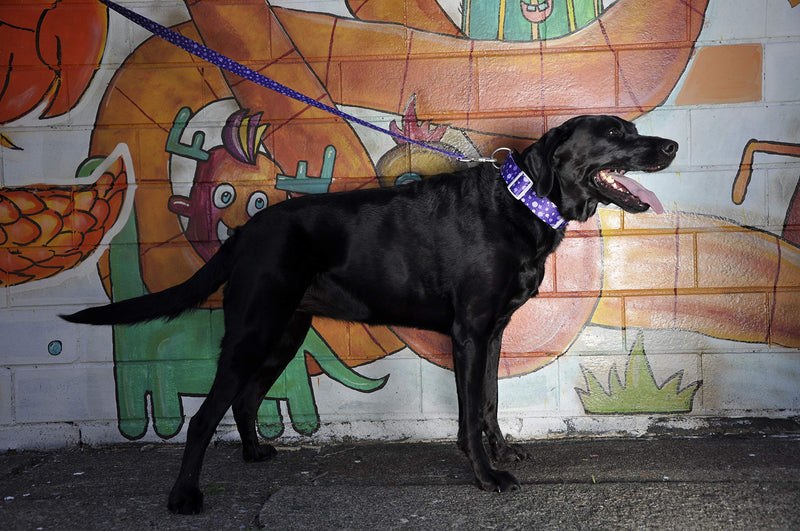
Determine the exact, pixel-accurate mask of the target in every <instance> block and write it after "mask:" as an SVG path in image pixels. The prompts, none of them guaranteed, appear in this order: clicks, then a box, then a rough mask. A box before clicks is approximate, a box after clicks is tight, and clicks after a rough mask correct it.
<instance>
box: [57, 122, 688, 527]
mask: <svg viewBox="0 0 800 531" xmlns="http://www.w3.org/2000/svg"><path fill="white" fill-rule="evenodd" d="M677 149H678V145H677V143H675V142H673V141H671V140H666V139H663V138H658V137H647V136H641V135H639V134H638V133H637V131H636V128H635V127H634V125H633V124H631V123H629V122H627V121H624V120H622V119H619V118H615V117H610V116H581V117H577V118H573V119H571V120H569V121H567V122H566V123H564V124H563V125H561V126H559V127H557V128H555V129H552V130H550V131H549V132H548V133H547V134H545V135H544V136H543V137H542V138H541V139H540V140H539V141H538V142H536V143H535V144H533V145H531V146H530V147H528V148H527V149H526V150H525V151H524V152H523V153H522V154H521V155H520V154H517V155H516V159H517V161H518V163H519V165H520V167H521V168H522V169H523V170H525V171H526V172H527V173H528V174H529V175H530V176H531V177H532V178H533V179H534V180H535V183H536V185H535V186H536V191H537V193H538V194H539V195H540V196H547V197H549V198H550V199H551V200H552V201H553V202H554V203H555V204H556V205H557V206H558V208H559V211H560V212H561V214H562V216H563V217H564V218H566V219H567V220H578V221H585V220H586V219H587V218H589V217H590V216H591V215H593V214H594V212H595V210H596V208H597V205H598V203H605V204H607V203H610V202H613V203H616V204H618V205H619V206H620V207H622V208H623V209H624V210H626V211H629V212H642V211H644V210H647V208H648V206H649V205H648V204H647V203H644V202H643V201H642V200H640V199H638V198H637V197H635V196H634V195H633V194H626V193H624V191H623V192H620V191H619V190H611V189H610V188H608V187H604V186H603V183H602V181H601V179H599V178H598V177H597V173H598V171H600V170H603V169H624V170H634V171H637V170H639V171H657V170H660V169H663V168H665V167H666V166H668V165H669V164H670V163H671V162H672V160H673V158H674V157H675V152H676V151H677ZM564 230H565V229H564V228H559V229H552V228H550V227H549V226H548V225H546V224H545V223H543V222H542V221H540V220H539V219H538V218H536V217H535V216H534V215H533V214H532V213H531V212H530V211H529V210H527V209H526V207H525V206H524V205H523V204H522V203H521V202H519V201H517V200H516V199H514V198H513V197H512V196H511V195H510V194H509V192H508V190H507V189H506V185H505V183H504V181H503V180H502V179H501V178H500V176H499V174H498V171H497V170H496V169H495V168H494V167H493V166H492V165H490V164H483V165H480V166H478V167H474V168H471V169H467V170H464V171H461V172H459V173H454V174H443V175H438V176H434V177H431V178H429V179H427V180H424V181H421V182H417V183H413V184H409V185H402V186H398V187H395V188H388V189H370V190H361V191H354V192H345V193H337V194H329V195H319V196H306V197H302V198H297V199H292V200H290V201H285V202H282V203H279V204H277V205H275V206H272V207H270V208H268V209H266V210H264V211H262V212H260V213H258V214H257V215H256V216H254V217H253V218H252V219H251V220H250V221H248V222H247V224H245V225H244V226H242V227H240V228H239V229H237V230H236V231H235V233H234V234H233V235H232V236H231V237H230V238H229V239H228V241H226V242H225V243H224V244H223V245H222V247H221V248H220V250H219V251H218V252H217V254H216V255H215V256H213V257H212V258H211V259H210V260H209V261H208V263H207V264H206V265H205V266H203V267H202V268H201V269H200V270H199V271H197V273H195V274H194V276H192V277H191V278H190V279H189V280H187V281H186V282H184V283H182V284H180V285H177V286H174V287H172V288H169V289H167V290H164V291H161V292H158V293H153V294H150V295H145V296H143V297H138V298H135V299H130V300H126V301H121V302H115V303H113V304H109V305H106V306H101V307H97V308H89V309H86V310H83V311H80V312H77V313H75V314H72V315H69V316H64V318H65V319H67V320H69V321H72V322H78V323H91V324H121V323H136V322H141V321H146V320H150V319H155V318H158V317H167V318H171V317H175V316H177V315H178V314H180V313H181V312H183V311H185V310H187V309H190V308H193V307H195V306H197V305H198V304H200V303H201V302H202V301H203V300H205V299H206V298H207V297H208V296H209V295H210V294H212V293H213V292H214V291H215V290H216V289H218V288H219V287H220V286H221V285H222V284H223V283H225V282H227V285H226V287H225V291H224V302H223V306H224V314H225V336H224V339H223V340H222V353H221V355H220V358H219V364H218V369H217V375H216V379H215V381H214V384H213V385H212V387H211V390H210V391H209V393H208V397H207V398H206V399H205V401H204V402H203V405H202V407H201V408H200V410H199V411H198V412H197V414H196V415H195V416H194V417H193V418H192V420H191V422H190V424H189V431H188V435H187V440H186V448H185V451H184V456H183V463H182V466H181V470H180V473H179V475H178V478H177V481H176V483H175V486H174V487H173V489H172V492H171V493H170V496H169V509H170V510H172V511H173V512H178V513H197V512H200V511H202V507H203V505H202V504H203V501H202V493H201V491H200V489H199V485H198V476H199V474H200V468H201V465H202V461H203V456H204V453H205V449H206V447H207V446H208V444H209V442H210V440H211V438H212V436H213V434H214V431H215V429H216V427H217V425H218V423H219V422H220V420H221V419H222V417H223V415H224V414H225V412H226V411H227V409H228V408H229V407H230V406H231V405H232V406H233V412H234V418H235V420H236V425H237V428H238V430H239V434H240V436H241V439H242V444H243V452H244V458H245V459H246V460H248V461H251V460H261V459H266V458H269V457H271V456H272V455H273V454H274V453H275V449H274V448H273V447H271V446H269V445H259V443H258V438H257V435H256V431H255V418H256V411H257V409H258V405H259V403H260V401H261V400H262V399H263V397H264V394H265V392H266V391H267V390H268V389H269V388H270V386H271V385H272V383H273V382H274V381H275V380H276V378H277V377H278V376H279V375H280V373H281V372H282V371H283V369H284V367H285V366H286V364H287V363H288V361H289V360H290V359H292V357H293V356H294V354H295V352H296V351H297V349H298V347H299V345H300V344H301V342H302V341H303V338H304V337H305V335H306V332H307V331H308V329H309V326H310V324H311V317H312V316H313V315H319V316H325V317H331V318H334V319H342V320H348V321H362V322H367V323H372V324H390V325H402V326H409V327H417V328H423V329H427V330H434V331H437V332H441V333H443V334H448V335H449V336H450V337H451V338H452V342H453V364H454V367H455V378H456V388H457V393H458V404H459V413H458V445H459V447H460V448H461V449H462V450H463V451H464V452H465V453H466V454H467V457H468V458H469V460H470V462H471V464H472V468H473V470H474V472H475V477H476V478H477V481H478V484H479V485H480V487H481V488H483V489H485V490H490V491H492V490H499V491H505V490H509V489H516V488H519V482H518V481H517V480H516V479H515V478H514V476H513V475H511V474H510V473H508V472H505V471H502V470H498V469H495V468H494V467H493V466H492V464H491V463H490V460H489V456H488V455H487V452H486V449H485V448H484V446H483V442H482V434H485V435H486V437H487V440H488V443H489V450H490V453H491V454H492V457H493V458H494V459H495V460H496V461H510V460H515V459H519V458H522V457H524V456H525V454H524V451H522V450H521V449H519V448H517V447H514V446H513V445H510V444H509V443H508V442H506V440H505V439H504V437H503V434H502V433H501V431H500V427H499V426H498V423H497V367H498V359H499V356H500V343H501V338H502V334H503V329H504V328H505V326H506V325H507V324H508V322H509V319H510V317H511V314H512V313H513V312H514V311H515V310H516V309H517V308H519V307H520V306H521V305H522V304H523V303H525V301H527V300H528V299H530V298H531V297H533V296H535V295H536V294H537V292H538V287H539V284H540V283H541V281H542V278H543V277H544V263H545V259H546V258H547V256H548V255H549V254H550V253H552V252H553V251H554V250H555V249H556V247H557V246H558V244H559V243H560V242H561V240H562V238H563V237H564ZM541 326H547V324H546V323H541Z"/></svg>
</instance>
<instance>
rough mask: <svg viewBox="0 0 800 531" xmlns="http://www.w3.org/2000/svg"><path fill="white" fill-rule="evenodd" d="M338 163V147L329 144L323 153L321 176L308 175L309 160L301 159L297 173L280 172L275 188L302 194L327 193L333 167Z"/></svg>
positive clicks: (331, 179) (331, 180)
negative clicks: (286, 173) (292, 174)
mask: <svg viewBox="0 0 800 531" xmlns="http://www.w3.org/2000/svg"><path fill="white" fill-rule="evenodd" d="M335 163H336V148H335V147H333V146H328V147H326V148H325V152H324V153H323V154H322V170H321V171H320V175H319V177H310V176H309V175H307V172H308V162H307V161H305V160H301V161H299V162H298V163H297V172H296V175H294V176H291V175H283V174H278V175H277V176H276V177H275V178H276V183H275V188H277V189H278V190H283V191H284V192H297V193H301V194H325V193H327V192H328V189H329V188H330V186H331V182H333V167H334V164H335Z"/></svg>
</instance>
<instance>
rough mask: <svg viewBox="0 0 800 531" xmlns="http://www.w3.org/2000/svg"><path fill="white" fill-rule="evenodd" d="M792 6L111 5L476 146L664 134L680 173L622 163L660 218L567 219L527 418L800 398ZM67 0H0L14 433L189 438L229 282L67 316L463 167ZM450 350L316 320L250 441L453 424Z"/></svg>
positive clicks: (334, 98) (528, 426) (559, 427)
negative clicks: (593, 129)
mask: <svg viewBox="0 0 800 531" xmlns="http://www.w3.org/2000/svg"><path fill="white" fill-rule="evenodd" d="M797 3H798V2H797V1H793V0H768V1H767V2H763V3H760V4H758V5H754V4H753V3H752V2H743V1H740V0H725V1H722V0H708V2H707V1H706V0H662V1H661V2H658V6H657V7H656V6H655V3H652V2H643V1H638V0H616V1H614V2H609V1H600V0H549V1H545V2H537V1H535V0H534V1H532V2H528V1H527V0H523V2H522V5H520V3H519V2H516V1H505V0H464V1H463V2H462V1H460V0H446V1H445V0H442V1H440V2H438V3H437V2H435V1H434V0H409V1H406V2H405V3H401V2H393V1H388V0H371V1H357V0H350V1H346V0H319V1H312V2H307V1H302V2H301V1H291V0H283V1H280V2H279V1H274V2H264V1H263V0H258V1H247V0H242V1H240V2H237V3H232V2H226V3H224V4H219V5H218V4H217V3H215V2H211V1H207V0H199V1H195V2H190V3H187V4H189V5H188V7H187V5H184V4H183V3H182V2H172V1H168V2H162V1H160V2H157V3H150V2H142V1H139V2H125V4H126V5H128V6H129V7H131V8H132V9H134V10H136V11H137V12H139V13H141V14H144V15H145V16H149V17H151V18H153V19H155V20H157V21H159V22H160V23H162V24H165V25H168V26H174V27H175V28H176V29H177V30H178V31H180V32H181V33H183V34H185V35H187V36H190V37H191V38H194V39H202V40H203V41H204V42H205V43H206V44H207V45H208V46H210V47H212V48H214V49H216V50H218V51H220V52H221V53H223V54H226V55H228V56H230V57H232V58H234V59H236V60H238V61H241V62H243V63H244V64H247V65H248V66H250V67H252V68H254V69H256V70H258V71H260V72H261V73H263V74H265V75H267V76H269V77H271V78H273V79H276V80H277V81H279V82H283V83H285V84H286V85H289V86H291V87H292V88H294V89H296V90H298V91H300V92H302V93H304V94H308V95H310V96H312V97H314V98H316V99H319V100H320V101H323V102H325V103H328V104H332V105H337V106H339V107H340V108H342V109H344V110H347V111H348V112H351V113H353V114H356V115H357V116H359V117H362V118H364V119H366V120H368V121H370V122H372V123H375V124H377V125H380V126H382V127H386V128H393V129H397V130H402V131H403V132H404V133H405V134H407V135H409V136H412V137H413V138H416V139H420V140H423V141H425V142H431V143H433V144H435V145H438V146H446V147H447V148H448V149H451V150H452V149H455V150H458V151H460V152H462V153H464V154H467V155H477V154H479V153H482V154H485V155H488V154H490V153H491V152H492V151H494V150H495V149H496V148H498V147H504V146H505V147H515V148H521V147H523V146H525V145H527V144H528V143H530V142H531V141H532V140H534V139H536V138H538V137H539V136H540V135H541V134H542V133H543V132H544V131H545V130H547V129H548V128H550V127H553V126H555V125H558V124H559V123H561V122H563V121H564V120H565V119H567V118H569V117H570V116H573V115H576V114H583V113H609V114H617V115H620V116H623V117H626V118H628V119H631V120H634V121H635V123H636V124H637V126H638V127H639V130H640V131H641V132H642V133H646V134H656V135H659V136H666V137H670V138H674V139H675V140H677V141H678V142H679V143H680V145H681V148H680V151H679V153H678V158H677V160H676V162H675V164H674V165H673V166H672V167H671V168H669V169H668V170H667V171H664V172H660V173H658V174H647V175H640V176H637V177H638V178H639V179H640V181H641V182H642V184H644V185H645V186H647V187H648V188H651V189H652V190H653V191H654V192H655V193H656V194H657V195H658V196H659V198H660V200H661V202H662V203H663V204H664V206H665V208H666V210H667V212H666V213H665V214H663V215H655V214H652V213H648V214H642V215H637V216H633V215H628V214H623V213H622V212H621V211H620V210H618V209H615V208H607V209H603V210H601V211H600V212H599V213H598V215H597V216H596V217H595V218H593V219H591V220H590V221H589V222H587V223H585V224H573V225H572V226H570V229H569V231H568V237H567V238H566V240H565V242H564V244H563V245H562V246H561V248H560V249H559V251H558V252H557V253H556V255H555V256H554V257H552V258H551V260H550V263H549V264H548V274H547V279H546V281H545V284H544V287H543V290H542V291H543V294H542V296H541V297H540V298H538V299H536V300H534V301H531V302H530V303H528V304H526V305H525V306H524V307H523V308H522V309H521V310H520V311H519V312H518V313H517V314H516V315H515V317H514V319H513V321H512V323H511V325H510V327H509V329H508V331H507V333H506V335H505V337H504V344H503V357H502V362H501V368H500V373H501V374H500V376H501V377H502V380H501V383H500V400H501V424H502V425H503V427H504V429H505V430H506V431H507V432H508V433H509V434H510V435H512V436H513V437H516V438H526V437H537V436H548V435H563V434H575V433H590V434H608V433H620V432H627V433H643V432H646V431H648V430H652V429H654V428H656V427H658V428H666V429H670V428H676V429H677V428H680V429H686V428H689V429H691V428H699V427H703V426H704V425H706V424H707V423H708V422H709V419H711V418H714V417H738V416H767V417H788V416H795V415H798V414H799V413H800V385H798V382H800V226H799V222H798V219H800V198H799V197H798V182H799V181H800V158H798V157H799V156H800V95H799V94H798V92H797V89H796V87H797V86H798V85H800V56H798V54H797V48H798V44H800V7H796V5H797ZM53 4H54V3H53V2H41V3H37V2H26V3H19V4H17V3H8V2H4V3H3V4H2V8H1V10H0V22H1V23H0V57H1V58H2V63H0V65H2V66H0V73H2V78H3V79H4V83H3V84H2V88H0V134H1V135H2V136H0V145H1V146H2V147H0V162H2V165H1V166H0V170H1V171H2V173H0V186H1V187H0V450H3V449H7V448H29V447H52V446H62V445H69V444H75V443H78V442H85V443H90V444H91V443H107V442H119V441H125V440H138V439H142V440H148V441H160V440H164V439H173V438H174V439H173V440H182V438H183V435H184V432H185V428H186V422H185V418H186V417H188V416H190V415H191V414H192V413H193V411H195V410H196V408H197V407H198V405H199V403H200V400H201V399H202V396H203V395H204V393H205V392H206V391H207V390H208V388H209V386H210V381H211V379H212V377H213V371H214V364H215V361H214V360H215V356H216V346H217V345H218V342H219V338H220V337H221V334H222V325H221V315H220V310H219V307H220V298H219V297H218V296H217V297H214V298H212V300H211V301H209V303H208V304H207V305H206V306H205V307H204V309H203V310H201V311H199V312H196V313H193V314H191V315H188V316H184V317H181V318H180V319H177V320H175V321H173V322H171V323H169V324H163V323H151V324H146V325H139V326H135V327H121V326H120V327H113V328H112V327H107V328H93V327H85V326H76V325H71V324H68V323H65V322H63V321H61V320H59V319H58V318H57V315H58V314H59V313H68V312H72V311H75V310H77V309H79V308H82V307H85V306H87V305H92V304H102V303H105V302H108V300H109V298H111V299H114V300H119V299H124V298H128V297H132V296H135V295H137V294H141V293H144V292H146V291H148V290H158V289H163V288H165V287H167V286H169V285H172V284H174V283H176V282H178V281H180V280H182V279H184V278H186V277H187V276H188V275H190V274H191V273H192V272H193V271H194V270H196V269H197V268H198V267H199V266H200V265H201V264H202V263H204V261H205V260H206V259H207V258H208V257H209V256H210V255H211V254H213V252H214V250H215V249H216V248H217V247H218V246H219V244H220V240H221V239H224V238H225V237H226V235H227V228H228V227H231V226H236V225H238V224H241V223H243V222H245V221H246V220H247V219H248V218H249V217H250V216H252V215H253V214H254V213H255V212H257V211H258V210H260V209H262V208H265V207H266V206H268V205H270V204H274V203H276V202H278V201H283V200H291V197H293V196H296V195H298V194H306V193H326V192H329V191H339V190H349V189H357V188H363V187H377V186H393V185H395V184H396V183H398V182H402V181H403V180H405V179H416V178H419V176H420V175H425V174H430V173H436V172H438V171H444V170H447V169H449V168H450V167H452V164H453V162H452V161H451V160H448V159H446V158H444V157H441V156H439V155H438V154H435V153H433V152H428V151H426V150H423V149H417V148H411V147H409V146H408V145H407V144H398V143H397V142H395V141H394V140H393V139H392V138H391V137H389V136H386V135H381V134H380V133H377V132H374V131H372V130H368V129H366V128H364V127H361V126H357V125H349V124H348V123H346V122H345V121H343V120H341V119H339V118H335V117H332V116H330V115H326V114H324V113H322V112H321V111H318V110H316V109H314V108H310V107H308V106H306V105H304V104H300V103H298V102H295V101H293V100H288V99H287V98H285V97H284V96H281V95H278V94H276V93H273V92H270V91H268V90H266V89H263V88H262V87H259V86H257V85H254V84H252V83H249V82H247V81H243V80H241V79H239V78H237V77H235V76H232V75H229V74H224V73H222V72H221V71H220V70H218V69H217V68H215V67H213V66H211V65H208V64H205V63H203V62H201V61H199V60H198V59H196V58H193V57H192V56H190V55H188V54H187V53H185V52H183V51H180V50H178V49H176V48H174V47H173V46H172V45H170V44H168V43H166V42H164V41H162V40H160V39H158V38H153V37H151V36H150V35H149V34H148V33H147V32H146V31H144V30H142V29H141V28H139V27H137V26H135V25H133V24H132V23H130V22H128V21H126V20H124V19H122V18H121V17H120V16H118V15H116V14H111V15H109V14H108V13H107V12H106V10H105V9H104V8H103V7H102V6H101V5H100V4H95V3H92V2H90V1H87V0H73V1H68V0H62V1H60V2H55V5H53ZM375 252H380V249H379V248H378V249H375ZM449 348H450V345H449V343H448V340H447V339H446V338H443V337H441V336H437V335H435V334H431V333H427V332H420V331H416V330H407V329H400V328H389V327H367V326H363V325H360V324H343V323H334V322H330V321H325V320H317V321H315V322H314V327H313V330H312V332H311V333H310V334H309V336H308V337H307V338H306V341H305V343H304V345H303V348H302V349H301V351H300V352H298V356H297V358H296V359H295V361H294V362H293V363H292V364H291V365H290V366H289V368H288V369H287V371H286V373H285V374H284V377H283V378H282V379H281V381H280V382H278V384H276V385H275V387H273V388H272V390H271V391H270V393H269V395H268V396H267V399H266V400H265V401H264V404H263V406H262V407H261V409H260V411H259V423H260V430H261V433H262V434H263V435H265V436H267V437H283V438H289V439H291V438H297V437H310V438H314V439H318V440H325V439H330V438H338V437H345V436H352V437H357V438H387V439H397V438H426V439H429V438H443V437H454V436H455V433H456V397H455V386H454V382H453V375H452V370H451V363H450V359H449ZM219 436H220V437H222V438H232V437H234V428H233V423H232V419H227V420H226V422H225V423H223V425H222V426H221V428H220V435H219Z"/></svg>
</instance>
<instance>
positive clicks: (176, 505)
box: [167, 485, 203, 514]
mask: <svg viewBox="0 0 800 531" xmlns="http://www.w3.org/2000/svg"><path fill="white" fill-rule="evenodd" d="M167 508H168V509H169V511H170V512H171V513H175V514H200V513H202V512H203V493H202V492H200V489H198V488H197V487H182V488H180V487H178V486H177V485H176V486H175V487H173V488H172V492H170V493H169V500H168V502H167Z"/></svg>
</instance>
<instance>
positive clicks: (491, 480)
mask: <svg viewBox="0 0 800 531" xmlns="http://www.w3.org/2000/svg"><path fill="white" fill-rule="evenodd" d="M478 485H479V486H480V487H481V489H483V490H486V491H490V492H507V491H510V490H519V489H520V485H519V481H517V478H515V477H514V475H513V474H511V473H510V472H506V471H505V470H490V471H489V473H488V474H487V475H486V477H485V478H483V479H481V478H478Z"/></svg>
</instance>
